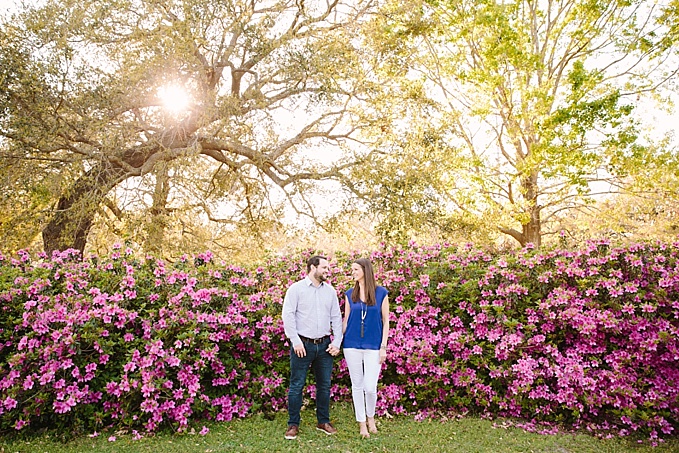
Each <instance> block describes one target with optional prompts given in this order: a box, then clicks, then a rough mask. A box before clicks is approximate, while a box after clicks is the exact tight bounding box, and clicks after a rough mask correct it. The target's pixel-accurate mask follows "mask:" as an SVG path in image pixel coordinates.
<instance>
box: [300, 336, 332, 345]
mask: <svg viewBox="0 0 679 453" xmlns="http://www.w3.org/2000/svg"><path fill="white" fill-rule="evenodd" d="M299 339H300V340H302V341H303V342H304V343H313V344H320V343H323V342H324V341H325V340H329V339H330V335H326V336H324V337H321V338H307V337H303V336H301V335H300V336H299Z"/></svg>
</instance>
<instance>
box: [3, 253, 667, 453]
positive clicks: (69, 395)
mask: <svg viewBox="0 0 679 453" xmlns="http://www.w3.org/2000/svg"><path fill="white" fill-rule="evenodd" d="M678 253H679V244H662V243H656V244H639V245H634V246H630V247H626V248H615V247H612V246H611V245H610V244H608V243H606V242H605V241H598V242H592V243H590V244H587V245H585V246H583V247H582V248H581V249H579V250H571V251H568V250H551V251H546V252H544V251H543V252H541V251H534V250H531V249H530V248H526V249H524V250H522V251H520V252H517V253H514V254H504V255H497V254H491V253H489V252H485V251H483V250H479V249H476V248H473V247H471V246H466V247H459V248H458V247H451V246H449V245H439V246H433V247H418V246H416V245H414V244H411V245H410V246H409V247H405V248H393V249H386V248H385V249H383V250H380V251H375V252H373V253H372V254H371V255H370V258H371V259H372V260H373V262H374V263H375V266H376V273H377V278H378V280H379V281H380V282H381V283H382V284H383V285H384V286H386V287H387V288H389V290H390V300H391V309H392V313H391V317H392V331H391V332H392V334H391V338H390V344H389V347H388V363H387V365H386V366H385V367H384V369H383V374H382V378H381V381H380V390H379V393H380V398H379V401H378V410H379V412H380V413H381V414H384V413H387V412H388V413H391V414H417V417H418V418H421V417H426V416H436V415H442V414H443V415H451V414H455V415H459V414H465V413H476V414H481V415H483V416H489V417H492V416H510V417H515V418H517V419H519V420H525V422H523V423H521V424H520V425H521V426H524V427H525V428H528V429H535V430H543V431H545V432H550V431H551V430H553V429H555V426H562V427H563V426H565V427H573V428H582V429H586V430H590V431H592V432H594V433H596V434H599V435H608V436H610V435H621V436H626V435H630V434H635V435H637V436H638V435H643V436H646V437H648V438H649V439H651V441H653V442H657V441H659V440H662V438H663V437H668V436H671V435H674V434H675V432H676V431H675V429H676V428H677V420H678V417H677V415H678V411H679V365H678V364H679V361H678V359H679V335H678V333H679V332H678V328H679V318H678V317H679V297H678V295H679V292H678V291H679V260H678V259H677V254H678ZM310 254H311V251H307V252H304V253H300V254H299V256H294V257H279V258H272V259H270V260H269V261H268V262H266V263H265V264H263V265H261V266H260V267H256V268H252V269H244V268H241V267H237V266H232V265H228V264H226V263H223V262H215V260H214V258H213V256H212V255H211V254H210V253H209V252H208V253H205V254H201V255H198V256H196V257H191V258H189V257H186V258H185V259H183V260H181V261H180V262H178V263H174V264H171V265H170V264H167V263H164V262H162V261H159V260H156V259H154V258H152V257H147V259H145V260H138V259H136V258H135V257H134V255H133V253H132V251H131V250H129V249H128V250H122V249H119V250H117V251H115V252H114V253H113V254H112V255H111V256H109V257H88V258H86V259H84V260H83V259H81V257H80V256H78V254H77V253H76V252H74V251H72V250H67V251H64V252H61V253H55V254H54V255H53V256H52V257H47V256H44V255H41V256H36V257H32V256H30V255H29V254H28V253H25V252H21V253H19V254H18V255H17V256H16V257H5V256H2V255H0V308H1V310H0V429H2V430H3V431H9V430H12V431H13V430H26V429H31V430H38V429H41V428H43V427H49V428H62V429H66V430H69V431H70V432H73V433H83V432H95V431H101V430H105V429H107V428H111V429H113V428H120V427H128V428H138V427H143V429H145V430H147V431H153V430H155V429H157V428H159V427H161V426H172V427H174V428H175V429H177V430H179V431H184V430H186V429H187V428H188V426H189V424H191V423H192V422H193V421H197V420H201V419H208V420H217V421H227V420H231V419H232V418H233V417H245V416H247V415H248V414H251V413H254V412H259V411H264V412H272V411H278V410H283V409H285V406H286V391H287V379H288V367H289V365H288V360H289V358H288V345H287V344H286V341H285V336H284V334H283V327H282V322H281V319H280V311H281V305H282V299H283V295H284V293H285V290H286V288H287V287H288V286H289V285H290V284H291V283H292V282H294V281H296V280H298V279H299V278H301V277H302V276H303V274H304V271H305V265H304V262H305V260H306V258H308V256H309V255H310ZM357 256H358V255H357V254H355V253H352V254H338V255H337V257H336V258H335V259H334V260H333V262H334V264H335V267H334V269H333V275H332V277H331V279H332V281H333V284H334V285H335V287H336V289H337V290H338V293H339V294H340V296H341V294H342V293H343V292H344V291H345V290H346V289H348V288H349V287H350V286H351V284H352V282H351V281H350V279H349V275H350V273H349V266H350V264H351V261H352V259H353V258H355V257H357ZM307 392H308V393H309V395H310V396H313V394H314V392H315V388H314V386H313V385H309V386H307ZM332 392H333V398H334V399H335V400H348V399H349V398H350V396H349V395H350V384H349V378H348V373H347V370H346V364H345V363H344V361H343V360H340V361H339V362H338V366H337V367H336V370H335V374H334V385H333V388H332Z"/></svg>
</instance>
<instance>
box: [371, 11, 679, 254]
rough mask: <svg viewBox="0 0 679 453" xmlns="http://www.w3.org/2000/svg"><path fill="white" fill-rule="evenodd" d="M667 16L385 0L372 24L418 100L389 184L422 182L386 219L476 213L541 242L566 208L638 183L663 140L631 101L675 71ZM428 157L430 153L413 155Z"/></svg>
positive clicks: (406, 90) (390, 67)
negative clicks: (648, 137)
mask: <svg viewBox="0 0 679 453" xmlns="http://www.w3.org/2000/svg"><path fill="white" fill-rule="evenodd" d="M674 3H675V7H676V2H674ZM670 17H675V16H672V14H671V8H669V5H663V4H662V3H661V2H645V1H628V0H625V1H605V2H604V1H590V0H560V1H556V0H540V1H537V0H513V1H506V0H503V1H499V0H442V1H439V0H424V1H421V2H409V3H408V5H403V4H401V2H392V3H390V4H388V5H386V6H385V7H384V8H383V9H382V14H381V15H380V16H379V17H378V18H376V19H375V20H374V21H373V22H372V24H371V28H370V30H371V33H370V35H369V36H371V38H372V45H373V47H374V48H375V50H376V52H375V53H376V57H375V58H382V59H383V60H384V65H383V68H384V71H385V72H391V73H392V74H396V75H398V77H400V78H401V80H402V81H403V82H402V86H403V89H402V90H401V99H402V100H403V102H409V103H410V104H409V105H411V106H412V112H411V114H410V115H409V116H408V120H409V122H410V124H411V127H408V128H403V129H402V130H400V131H399V130H396V131H394V140H393V141H392V142H391V146H395V147H397V148H399V149H400V150H401V151H402V152H401V156H403V157H402V159H401V160H398V161H393V159H394V154H393V153H392V154H389V159H392V162H390V167H391V168H393V169H394V171H395V173H393V175H395V177H396V178H395V181H396V182H393V183H389V187H387V189H389V190H391V191H395V189H396V188H397V187H398V185H399V184H403V183H405V182H407V181H417V183H411V184H410V187H411V188H412V189H413V190H414V191H415V192H416V193H418V194H419V196H417V197H411V198H402V199H401V200H402V203H404V204H406V206H409V212H410V213H411V214H412V215H409V216H405V217H403V216H402V217H401V218H400V219H399V210H387V212H386V214H387V217H386V220H385V221H386V224H390V225H391V227H392V228H394V227H395V228H399V225H400V228H402V229H403V230H404V231H406V232H407V231H408V229H409V228H420V226H418V224H419V223H422V222H427V223H429V224H430V225H433V226H437V227H438V226H440V225H442V224H443V225H445V224H450V225H455V224H458V225H460V224H463V225H464V224H465V223H469V222H470V219H480V222H478V221H477V223H479V226H480V224H481V223H483V224H485V229H486V231H490V229H491V228H494V229H496V231H500V232H502V233H505V234H507V235H509V236H511V237H512V238H514V239H515V240H516V241H518V242H519V243H520V244H522V245H525V244H527V243H533V244H535V245H540V243H541V241H542V237H543V235H545V234H547V233H549V232H550V231H549V228H548V227H547V228H546V227H545V226H546V225H547V226H548V225H550V224H553V221H554V220H556V219H558V218H559V217H560V216H561V215H563V214H564V213H566V212H568V211H571V210H578V209H582V208H586V207H587V206H588V204H590V203H591V202H592V200H593V199H594V197H596V195H597V194H600V193H602V192H615V191H618V190H621V189H624V188H626V187H629V185H630V184H633V183H635V182H636V181H635V175H636V176H641V173H639V172H638V170H639V169H641V168H643V166H644V163H646V162H649V161H657V160H658V157H659V156H660V154H661V153H662V152H664V151H665V150H663V149H660V148H658V147H654V146H648V142H647V141H644V140H640V131H641V127H640V124H641V119H642V118H641V116H640V113H636V112H635V107H637V105H638V103H639V101H641V100H643V99H645V96H646V95H647V94H648V95H654V94H656V93H657V90H658V89H659V87H666V86H667V85H668V82H670V81H672V80H673V78H674V77H675V75H676V71H677V66H676V65H674V64H672V63H671V61H672V60H671V58H672V56H673V55H674V54H673V45H674V41H675V38H676V30H675V29H676V27H673V26H672V24H671V22H670ZM413 87H417V89H416V90H413ZM414 92H415V93H416V95H413V93H414ZM413 124H422V126H420V127H419V128H418V127H414V126H412V125H413ZM418 130H419V131H425V133H424V134H423V133H421V132H417V131H418ZM414 132H415V133H414ZM423 138H424V139H423ZM385 147H386V146H385ZM659 153H660V154H659ZM423 156H437V157H435V158H434V159H433V162H435V164H436V165H435V166H433V167H430V168H429V169H427V168H425V167H422V166H410V165H408V163H409V162H410V161H412V160H413V159H419V158H421V157H423ZM377 165H378V166H379V165H381V163H377ZM409 170H412V171H409ZM364 174H366V175H370V174H375V175H376V176H377V178H376V179H375V180H374V181H373V183H372V184H370V185H377V186H380V184H388V183H387V182H385V178H384V177H383V175H381V174H379V173H375V172H372V173H371V172H370V171H367V172H365V173H364ZM387 191H388V190H387ZM383 199H384V198H383V197H381V196H380V197H379V198H378V199H373V201H374V204H375V205H379V204H380V203H382V204H383V205H384V203H383ZM424 199H426V200H428V201H429V203H430V205H429V206H426V205H424V204H423V203H422V200H424ZM465 219H466V220H465ZM451 222H452V223H451ZM460 222H462V223H460ZM469 224H473V222H471V223H469ZM481 228H483V227H481ZM407 234H408V233H406V235H407Z"/></svg>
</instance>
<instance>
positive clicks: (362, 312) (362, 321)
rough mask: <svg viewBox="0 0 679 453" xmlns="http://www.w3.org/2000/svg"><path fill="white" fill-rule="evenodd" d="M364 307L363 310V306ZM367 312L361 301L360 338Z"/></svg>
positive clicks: (366, 307)
mask: <svg viewBox="0 0 679 453" xmlns="http://www.w3.org/2000/svg"><path fill="white" fill-rule="evenodd" d="M364 307H365V310H363V308H364ZM367 314H368V306H367V305H366V304H365V302H363V301H361V338H363V326H364V324H365V315H367Z"/></svg>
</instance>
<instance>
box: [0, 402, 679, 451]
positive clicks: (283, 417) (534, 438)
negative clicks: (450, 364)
mask: <svg viewBox="0 0 679 453" xmlns="http://www.w3.org/2000/svg"><path fill="white" fill-rule="evenodd" d="M331 417H332V419H333V424H334V425H335V427H336V428H337V429H338V430H339V433H338V434H337V435H334V436H328V435H326V434H324V433H322V432H320V431H317V430H316V429H315V424H316V421H315V420H316V417H315V414H314V412H313V409H307V410H305V411H303V412H302V418H303V420H302V426H301V427H300V435H299V437H298V438H297V439H296V440H285V439H284V438H283V434H284V432H285V428H286V422H287V413H285V412H281V413H279V414H277V415H276V418H275V420H266V419H265V418H264V417H262V416H260V415H256V416H253V417H251V418H248V419H246V420H235V421H232V422H228V423H209V424H206V426H207V427H208V428H209V429H210V432H209V433H208V434H207V435H205V436H201V435H199V434H175V433H171V432H164V433H158V434H155V435H154V436H152V437H145V438H143V439H141V440H134V439H133V438H132V436H131V435H128V434H117V435H116V437H117V440H116V441H115V442H109V441H108V437H109V436H110V435H111V433H104V434H102V435H100V436H99V437H96V438H90V437H84V438H79V439H75V440H73V441H71V442H68V443H61V442H59V441H57V440H54V439H53V438H51V437H49V436H40V437H35V438H31V439H22V440H19V439H2V440H0V452H1V453H13V452H22V453H23V452H40V453H43V452H44V453H75V452H78V453H80V452H102V453H104V452H106V453H109V452H110V453H113V452H115V453H119V452H120V453H124V452H130V453H133V452H134V453H144V452H148V453H164V452H168V453H170V452H176V453H213V452H262V451H271V452H274V451H283V452H285V451H304V452H313V451H325V452H343V453H347V452H417V451H420V452H422V453H428V452H465V453H472V452H488V453H491V452H492V453H496V452H498V453H499V452H536V453H537V452H540V453H548V452H549V453H570V452H592V453H595V452H596V453H605V452H611V453H612V452H639V453H645V452H648V453H651V452H653V453H668V452H677V451H679V439H673V440H672V441H671V442H668V443H666V444H661V445H660V446H659V447H656V448H654V447H651V446H649V445H639V444H638V443H637V442H635V441H633V440H629V439H610V440H602V439H597V438H595V437H591V436H588V435H585V434H577V435H573V434H558V435H540V434H533V433H528V432H525V431H523V430H521V429H518V428H507V429H504V428H497V427H494V425H501V423H502V422H501V421H499V420H498V421H495V422H493V421H489V420H481V419H478V418H474V417H468V418H463V419H461V420H452V421H446V422H441V421H438V420H429V421H424V422H417V421H414V420H413V418H412V417H395V418H392V419H378V428H379V430H380V432H379V433H378V434H376V435H373V436H372V437H371V438H370V439H361V438H360V437H359V435H358V426H357V424H356V423H355V422H354V418H353V410H352V408H351V405H349V404H334V405H333V407H332V408H331ZM201 427H202V425H200V426H196V427H195V431H199V430H200V428H201Z"/></svg>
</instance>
